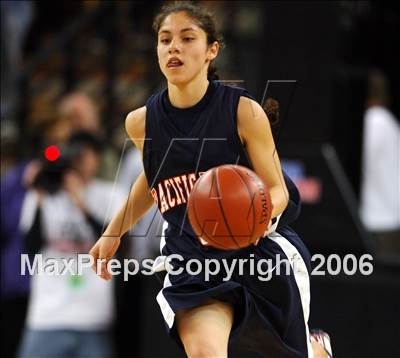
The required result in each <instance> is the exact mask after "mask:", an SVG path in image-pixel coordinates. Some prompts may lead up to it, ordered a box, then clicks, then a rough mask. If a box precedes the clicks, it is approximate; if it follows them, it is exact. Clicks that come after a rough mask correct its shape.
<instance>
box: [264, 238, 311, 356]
mask: <svg viewBox="0 0 400 358" xmlns="http://www.w3.org/2000/svg"><path fill="white" fill-rule="evenodd" d="M268 238H269V239H271V240H272V241H274V242H275V243H277V244H278V245H279V246H280V248H281V249H282V251H283V252H284V253H285V255H286V256H287V258H288V260H289V262H290V266H291V267H292V270H293V273H294V278H295V280H296V284H297V287H298V289H299V293H300V299H301V305H302V307H303V315H304V323H305V326H306V339H307V348H308V358H313V357H314V352H313V349H312V346H311V341H310V332H309V330H308V318H309V315H310V277H309V275H308V271H307V266H306V264H305V262H304V260H303V258H302V256H301V255H300V253H299V251H298V250H297V249H296V247H295V246H294V245H292V244H291V243H290V242H289V240H287V239H286V238H285V237H283V236H282V235H280V234H278V233H277V232H274V233H272V234H270V236H268Z"/></svg>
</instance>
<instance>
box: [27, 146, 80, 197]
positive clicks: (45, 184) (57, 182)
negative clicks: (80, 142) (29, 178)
mask: <svg viewBox="0 0 400 358" xmlns="http://www.w3.org/2000/svg"><path fill="white" fill-rule="evenodd" d="M47 148H49V147H47ZM77 149H78V148H76V147H75V146H72V147H61V148H60V155H59V156H58V158H56V159H52V160H50V159H48V158H46V156H45V155H43V156H42V157H41V158H40V159H39V160H40V163H41V169H40V171H39V173H38V174H37V176H36V178H35V180H34V181H33V183H32V186H33V187H34V188H37V189H41V190H44V191H45V192H47V193H49V194H54V193H56V192H57V191H59V190H60V189H61V188H62V185H63V180H64V175H65V173H66V172H67V171H69V170H71V169H72V163H73V161H74V159H75V158H77V156H78V154H79V151H78V150H77Z"/></svg>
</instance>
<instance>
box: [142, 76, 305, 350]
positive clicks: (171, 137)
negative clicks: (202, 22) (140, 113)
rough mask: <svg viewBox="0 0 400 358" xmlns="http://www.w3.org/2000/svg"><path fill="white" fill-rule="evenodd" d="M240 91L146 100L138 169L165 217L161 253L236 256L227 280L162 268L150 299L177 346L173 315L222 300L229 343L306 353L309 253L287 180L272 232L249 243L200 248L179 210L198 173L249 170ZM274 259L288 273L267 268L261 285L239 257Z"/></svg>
mask: <svg viewBox="0 0 400 358" xmlns="http://www.w3.org/2000/svg"><path fill="white" fill-rule="evenodd" d="M241 96H245V97H249V98H251V97H250V96H249V94H248V93H247V92H246V91H245V90H244V89H241V88H237V87H231V86H226V85H223V84H221V83H218V82H211V83H210V85H209V87H208V89H207V92H206V94H205V95H204V97H203V98H202V99H201V100H200V101H199V102H198V103H197V104H196V105H195V106H193V107H191V108H187V109H178V108H174V107H173V106H172V105H171V103H170V102H169V99H168V92H167V91H166V90H165V91H162V92H160V93H157V94H155V95H153V96H152V97H150V99H149V100H148V101H147V103H146V107H147V113H146V141H145V144H144V150H143V163H144V170H145V174H146V177H147V181H148V184H149V186H150V188H151V192H152V195H153V197H154V200H155V201H156V202H157V205H158V207H159V210H160V212H161V213H162V215H163V217H164V218H165V220H166V221H167V222H168V228H167V230H166V232H165V245H163V247H162V254H163V255H164V256H162V257H165V256H168V255H171V254H179V255H180V256H181V257H182V258H183V261H182V260H179V261H177V260H173V261H172V263H173V266H174V267H175V268H177V267H181V268H184V266H185V264H186V263H187V262H189V260H190V259H198V260H199V261H203V262H205V261H206V259H217V260H220V261H224V260H225V262H227V263H228V264H229V265H230V264H233V263H234V262H237V259H239V260H240V259H244V260H243V262H244V271H243V272H241V269H239V267H238V266H234V269H233V271H232V276H231V278H230V279H229V280H226V279H225V278H224V275H225V273H224V272H220V273H218V274H217V275H215V276H213V277H212V278H210V280H207V279H206V278H205V276H204V272H200V273H199V274H195V275H193V274H190V272H188V270H183V271H182V272H181V273H179V274H177V275H172V274H169V273H168V274H167V275H166V276H165V279H164V287H163V289H162V290H161V291H160V292H159V294H158V295H157V301H158V303H159V305H160V308H161V311H162V314H163V316H164V319H165V322H166V324H167V326H168V331H169V333H170V334H171V336H172V337H173V338H174V339H176V341H177V342H178V344H180V345H181V344H182V343H181V341H180V338H179V335H178V332H177V330H176V325H175V319H174V317H175V314H176V312H178V311H179V310H181V309H187V308H191V307H197V306H198V305H201V304H203V303H204V302H207V300H208V299H217V300H220V301H223V302H229V303H230V304H231V305H232V307H233V308H234V311H235V315H234V324H233V328H232V332H231V336H230V347H237V348H239V349H244V350H250V351H254V352H258V353H260V354H261V355H262V356H264V355H265V354H268V355H269V356H271V357H280V358H283V357H285V358H286V357H298V358H300V357H301V358H303V357H308V356H309V353H310V348H309V338H308V327H307V320H308V306H309V280H308V274H309V270H310V265H309V263H310V258H309V254H308V251H307V249H306V248H305V247H304V244H303V243H302V242H301V240H300V238H299V237H298V236H297V235H296V233H295V232H293V231H292V230H291V229H290V227H289V226H288V224H289V223H290V222H292V221H293V220H295V219H296V218H297V216H298V214H299V210H300V197H299V193H298V191H297V189H296V187H295V185H294V184H293V183H292V181H291V180H290V179H289V178H288V177H287V176H286V175H284V177H285V181H286V185H287V187H288V191H289V195H290V198H289V204H288V207H287V209H286V210H285V211H284V213H283V214H282V215H281V218H280V221H279V225H278V228H277V229H276V230H275V232H274V235H272V234H271V235H269V236H268V238H264V239H262V240H260V242H259V243H258V245H257V246H254V245H250V246H249V247H246V248H243V249H238V250H227V251H226V250H218V249H215V248H213V247H210V246H203V245H202V244H201V243H200V242H199V240H198V239H197V238H196V235H195V233H194V232H193V230H192V227H191V225H190V223H189V221H188V218H187V215H186V210H187V205H186V204H187V201H188V197H189V194H190V191H191V190H192V188H193V185H194V183H195V181H196V180H197V179H198V178H199V176H200V175H201V173H203V172H205V171H207V170H209V169H211V168H213V167H216V166H219V165H223V164H239V165H242V166H246V167H248V168H250V169H252V165H251V162H250V160H249V157H248V156H247V154H246V151H245V148H244V146H243V144H242V142H241V140H240V137H239V135H238V131H237V108H238V103H239V99H240V97H241ZM278 257H283V258H287V259H288V260H289V261H290V262H292V263H293V262H294V261H293V260H296V262H297V267H296V270H294V266H293V270H292V271H291V272H290V274H289V275H279V274H278V273H277V272H276V271H277V270H273V271H272V272H273V277H272V278H271V280H270V281H268V282H263V281H262V280H260V278H259V277H257V276H255V275H254V274H252V272H251V269H250V268H249V266H246V265H247V264H246V262H247V261H249V265H250V261H253V260H254V261H255V262H256V263H257V267H258V263H260V262H262V261H265V260H270V261H271V262H273V263H274V264H276V265H278V261H277V260H278ZM249 258H251V260H249ZM296 258H299V259H300V260H297V259H296ZM221 267H222V266H221Z"/></svg>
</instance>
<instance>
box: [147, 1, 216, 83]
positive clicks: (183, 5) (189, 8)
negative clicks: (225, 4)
mask: <svg viewBox="0 0 400 358" xmlns="http://www.w3.org/2000/svg"><path fill="white" fill-rule="evenodd" d="M181 11H183V12H185V13H186V14H187V15H188V16H189V17H190V18H192V19H193V21H194V22H195V23H196V24H197V26H199V27H200V28H201V29H202V30H203V31H204V32H205V33H206V35H207V44H208V45H211V44H212V43H214V42H215V41H217V42H218V43H219V46H220V48H221V49H222V48H223V47H224V39H223V37H222V35H221V34H220V33H219V32H218V31H217V29H216V26H215V23H216V21H215V19H214V16H213V15H212V14H211V13H210V12H209V11H208V10H207V9H205V8H204V7H200V6H197V5H195V4H193V3H192V2H189V1H176V2H174V3H172V4H167V5H164V6H163V7H162V8H161V11H160V12H159V14H158V15H157V16H156V17H155V19H154V22H153V30H154V31H155V32H156V34H158V31H159V30H160V27H161V25H162V23H163V22H164V20H165V18H166V17H167V16H168V15H170V14H173V13H176V12H181ZM207 78H208V79H209V80H218V79H219V78H218V75H217V68H216V67H215V66H214V65H213V64H212V61H211V63H210V65H209V66H208V73H207Z"/></svg>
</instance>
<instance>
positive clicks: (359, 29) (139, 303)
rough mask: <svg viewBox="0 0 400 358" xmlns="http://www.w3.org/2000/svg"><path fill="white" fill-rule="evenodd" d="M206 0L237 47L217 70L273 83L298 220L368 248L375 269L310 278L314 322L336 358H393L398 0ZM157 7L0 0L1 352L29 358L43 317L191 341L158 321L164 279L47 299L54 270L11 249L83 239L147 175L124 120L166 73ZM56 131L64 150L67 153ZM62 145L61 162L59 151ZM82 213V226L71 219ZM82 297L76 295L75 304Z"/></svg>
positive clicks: (130, 339)
mask: <svg viewBox="0 0 400 358" xmlns="http://www.w3.org/2000/svg"><path fill="white" fill-rule="evenodd" d="M200 3H202V4H204V6H207V7H209V8H210V9H211V10H212V11H213V12H214V13H215V15H216V17H217V19H218V25H219V26H220V28H221V30H222V32H223V34H224V37H225V41H226V44H227V46H226V48H225V49H224V50H223V51H222V53H221V54H220V56H219V58H218V60H217V67H218V72H219V76H220V79H221V80H224V81H227V82H234V83H237V84H238V85H240V86H242V87H245V88H247V89H248V90H249V91H250V93H251V94H252V95H253V96H254V97H255V98H256V99H257V100H259V101H260V103H263V102H264V101H265V99H266V98H267V97H273V98H276V99H277V100H278V101H279V103H280V108H281V111H280V121H279V123H277V124H276V125H275V126H274V127H273V130H274V135H275V141H276V143H277V147H278V151H279V153H280V156H281V159H282V163H283V166H284V168H285V170H286V171H287V173H288V174H289V176H291V177H292V179H293V180H294V181H295V182H296V184H297V186H298V187H299V189H300V193H301V196H302V199H303V211H302V215H301V217H300V219H299V220H298V221H297V223H296V225H295V229H296V230H297V231H298V233H299V234H300V236H301V237H302V238H303V239H304V241H305V243H306V244H307V246H308V247H309V249H310V251H311V252H312V253H313V254H323V255H325V256H326V257H328V255H331V254H337V255H338V257H340V258H342V259H343V258H344V257H345V256H346V255H348V254H353V255H355V256H356V257H357V258H358V259H360V258H361V257H363V255H365V254H370V255H372V257H373V266H374V270H373V273H372V274H370V275H363V274H361V273H360V272H359V270H357V272H356V273H355V274H354V275H347V274H345V273H344V272H343V270H338V271H340V272H339V273H338V274H336V275H327V276H313V277H312V278H311V284H312V286H311V289H312V298H311V322H310V327H313V328H315V327H317V328H323V329H325V330H326V331H328V332H329V333H330V335H331V339H332V345H333V351H334V355H335V357H355V358H358V357H376V358H385V357H388V358H389V357H399V356H400V348H399V344H398V342H399V339H400V332H399V329H398V322H397V320H398V317H399V316H400V315H399V313H400V309H399V303H398V302H399V297H400V249H399V247H400V139H399V138H400V135H399V132H400V129H399V126H400V121H399V118H400V100H399V99H400V71H399V64H400V56H399V50H398V47H399V34H400V9H399V7H398V6H397V5H395V3H394V2H392V3H389V2H382V3H378V2H373V1H354V2H353V1H332V2H331V1H329V2H302V1H296V2H290V1H288V2H276V1H273V2H268V1H265V2H264V1H234V2H226V1H200ZM161 5H162V2H160V1H94V0H93V1H58V2H39V1H37V2H33V1H2V2H1V181H2V182H1V185H2V186H1V194H2V198H1V219H2V220H1V225H2V228H1V250H2V270H1V275H2V276H1V301H2V305H1V306H2V308H1V309H2V323H1V324H2V326H3V327H4V328H5V329H6V332H7V333H6V337H5V338H6V339H5V342H6V344H5V345H2V348H1V349H2V354H3V355H2V356H4V357H14V356H15V355H16V352H17V351H18V350H19V352H20V353H19V354H20V356H23V354H24V353H23V352H24V349H25V348H26V346H27V345H29V342H31V343H32V341H33V340H36V341H38V340H39V342H40V339H43V336H42V337H40V336H38V335H37V334H38V333H40V331H43V330H49V329H50V328H51V329H52V330H53V331H54V333H55V334H56V335H55V336H54V340H55V341H56V342H59V345H62V344H67V343H66V342H67V341H68V339H71V336H68V335H69V334H70V333H71V332H81V333H82V332H85V334H88V332H90V334H93V335H92V336H90V337H86V336H85V338H83V336H84V335H83V334H82V335H81V336H80V338H79V339H82V340H83V339H88V340H87V341H84V342H86V343H85V344H86V345H87V346H88V347H89V346H90V344H89V343H87V342H93V341H96V342H103V343H104V342H106V343H107V344H108V346H107V347H104V348H103V353H104V352H108V353H107V354H109V355H108V356H114V357H143V358H146V357H181V356H182V357H183V356H184V355H183V353H182V352H181V351H179V350H178V348H177V347H176V346H175V344H174V343H173V342H172V341H171V340H170V339H169V338H168V337H167V334H166V333H165V330H164V322H163V320H162V316H161V314H160V312H159V308H158V305H157V304H156V301H155V296H156V294H157V293H158V291H159V290H160V289H161V287H162V286H161V283H160V282H159V281H158V280H157V278H156V277H154V276H150V277H142V276H140V275H137V276H132V277H130V279H129V281H128V282H123V281H122V278H121V279H119V278H118V279H115V280H114V281H115V282H113V284H112V285H108V286H104V287H103V286H101V287H97V288H96V289H98V291H96V289H93V290H91V291H90V290H89V289H88V288H87V287H90V288H92V287H94V286H93V285H95V284H92V283H91V281H90V278H88V280H87V281H85V280H83V282H80V281H79V279H77V278H76V277H75V278H73V279H71V280H70V281H68V285H69V286H68V287H70V291H68V290H67V291H66V292H65V294H61V293H60V297H59V301H58V302H56V303H54V302H51V303H50V302H48V301H47V300H46V297H49V295H51V293H52V288H51V287H52V286H51V283H49V282H44V283H43V282H39V281H38V282H36V281H37V280H34V279H32V280H30V279H29V277H28V276H21V275H20V266H19V265H20V264H19V261H18V260H19V255H20V253H29V254H34V253H35V252H40V251H41V250H42V251H43V250H44V252H46V253H49V252H53V251H51V250H56V252H58V253H64V254H65V253H68V255H71V254H73V253H76V252H84V251H85V248H86V247H90V245H91V244H92V243H93V242H94V240H95V238H96V237H97V235H98V232H100V231H101V229H102V226H103V224H104V222H105V221H106V220H107V218H109V217H110V215H111V214H112V212H113V210H114V207H115V208H117V207H118V205H120V204H121V203H122V200H123V198H124V195H126V193H127V192H128V190H129V188H130V185H131V183H132V182H133V181H134V179H135V177H136V176H137V175H138V173H139V172H140V170H141V163H140V156H138V155H137V154H138V153H137V152H136V150H135V149H134V148H133V147H132V144H131V143H130V142H129V141H127V136H126V133H125V130H124V120H125V117H126V115H127V114H128V113H129V112H130V111H131V110H133V109H135V108H137V107H140V106H143V105H144V104H145V101H146V99H147V98H148V97H149V96H150V95H151V94H152V93H153V92H155V91H158V90H160V89H162V88H163V87H164V86H165V82H164V79H163V77H162V75H161V72H160V71H159V69H158V63H157V58H156V52H155V47H156V36H155V35H154V34H153V32H152V29H151V25H152V20H153V17H154V15H155V14H156V13H157V11H158V10H159V8H160V6H161ZM51 144H56V145H57V146H58V147H57V148H69V149H68V150H67V149H66V150H63V149H62V150H61V156H60V158H59V154H58V153H57V152H54V151H51V149H50V151H49V147H48V146H49V145H51ZM45 148H47V152H46V158H47V160H44V156H43V153H44V152H43V151H44V149H45ZM71 148H73V150H72V149H71ZM52 155H53V156H54V155H55V159H56V160H53V159H49V158H51V157H52ZM58 159H60V160H61V159H62V162H60V161H58V163H62V165H61V167H60V166H59V167H57V168H55V167H54V165H50V164H49V160H50V162H51V161H52V160H53V161H55V162H57V160H58ZM72 169H73V170H74V173H75V174H76V173H78V174H79V175H73V174H71V171H72ZM39 173H40V175H39ZM55 173H56V174H55ZM57 173H58V174H57ZM60 173H61V174H60ZM57 175H58V176H60V175H61V176H62V177H63V178H62V179H60V178H59V177H57ZM64 176H65V177H68V178H67V179H65V178H64ZM43 177H44V178H43ZM46 180H47V181H46ZM49 181H50V182H51V185H52V189H51V190H50V189H48V188H49V186H48V183H49ZM77 188H78V189H79V190H78V189H77ZM54 193H55V194H56V195H55V196H54V195H53V196H52V194H54ZM99 195H101V198H100V199H99ZM55 197H56V198H57V205H59V206H57V208H58V209H57V210H60V211H59V212H58V214H59V216H60V217H67V216H68V220H69V221H68V220H64V221H65V222H64V221H63V222H62V223H60V225H61V226H63V225H64V226H63V227H64V230H61V231H62V232H61V231H60V232H58V231H57V230H56V229H54V227H53V226H52V224H51V223H50V222H51V214H53V215H56V214H54V209H52V208H54V207H55V206H54V205H56V204H55V203H54V201H55V199H54V198H55ZM99 200H103V201H99ZM60 203H62V204H60ZM71 203H73V206H71ZM100 203H101V204H100ZM110 203H111V204H110ZM96 205H97V206H102V208H100V209H104V210H100V209H98V208H97V209H96ZM107 208H108V209H107ZM106 209H107V210H106ZM96 210H97V211H96ZM46 212H47V213H48V215H49V216H48V219H46ZM71 213H75V214H76V215H75V214H73V215H72V214H71ZM74 215H75V216H74ZM72 217H73V218H72ZM146 220H147V221H146ZM151 222H153V225H152V230H151V231H150V232H148V231H147V230H146V229H144V228H146V227H147V226H148V223H151ZM160 224H161V221H160V218H159V216H158V215H157V214H156V212H155V210H152V211H151V213H150V214H149V215H148V217H147V219H146V218H145V220H144V222H143V228H141V227H140V225H139V227H138V228H136V229H135V230H137V231H136V232H134V233H131V234H132V235H131V236H135V235H136V236H140V238H138V239H137V240H136V241H135V239H136V238H135V239H134V238H129V239H128V240H126V241H125V242H124V244H123V247H122V248H121V250H120V255H121V257H136V258H142V257H155V256H156V255H157V245H158V242H157V241H158V237H157V234H158V233H159V231H160ZM83 226H84V227H85V228H86V229H85V230H86V231H82V232H81V231H79V230H80V229H79V230H78V229H76V230H75V229H73V228H77V227H79V228H82V227H83ZM52 230H53V231H52ZM74 230H75V231H74ZM72 232H73V235H72V234H71V233H72ZM68 235H69V236H68ZM71 237H72V239H71ZM77 237H80V239H76V238H77ZM54 238H56V239H54ZM71 242H72V244H71ZM332 261H334V260H332ZM318 263H319V261H315V262H314V264H318ZM334 265H335V264H334ZM324 267H325V268H326V265H325V266H324ZM335 267H336V266H335ZM31 281H32V282H31ZM85 285H87V286H85ZM85 290H86V291H85ZM89 291H90V292H89ZM71 292H73V293H71ZM82 292H84V293H82ZM74 295H75V296H74ZM99 295H102V296H103V297H104V295H105V296H106V297H108V299H107V301H106V302H105V301H104V300H103V301H101V302H100V301H99V300H97V299H96V297H98V296H99ZM74 297H75V298H74ZM76 297H79V299H81V300H82V302H81V303H80V304H79V305H78V306H77V307H75V308H74V310H75V311H73V312H72V311H71V312H72V313H71V312H70V313H68V312H69V311H68V309H67V308H66V307H67V306H69V305H70V304H71V300H74V299H77V298H76ZM43 300H44V301H43ZM53 301H54V300H53ZM40 302H41V303H40ZM88 302H89V303H92V306H95V307H96V309H97V311H99V310H101V311H102V312H108V313H107V314H104V317H100V318H99V317H93V315H94V314H93V315H92V316H90V315H89V316H90V317H89V318H88V321H90V322H92V321H93V322H92V323H93V325H92V326H90V327H88V326H85V324H84V323H76V324H75V323H74V322H73V323H71V322H69V321H68V317H69V318H71V319H72V318H73V317H75V316H74V315H76V316H77V317H80V316H81V315H82V312H87V311H88V310H90V307H89V308H88V307H87V306H88ZM50 305H53V306H52V307H53V309H54V310H55V311H60V310H61V311H62V310H64V309H65V312H66V313H65V315H66V316H68V317H67V318H66V317H59V318H57V317H55V316H54V317H53V321H51V320H48V321H46V322H42V321H40V319H38V317H40V315H41V314H44V315H50V316H51V315H52V313H51V310H48V311H46V309H48V308H49V306H50ZM89 306H90V305H89ZM28 307H29V308H28ZM27 312H28V313H27ZM396 317H397V319H396ZM91 320H92V321H91ZM77 321H79V319H77V320H75V322H77ZM60 322H61V323H60ZM35 334H36V336H35ZM104 335H105V336H104ZM105 337H107V338H105ZM47 339H49V337H47ZM73 339H78V338H76V337H75V338H73ZM156 340H157V344H155V341H156ZM47 341H48V340H47ZM7 342H8V344H7ZM27 342H28V343H27ZM42 342H43V341H42ZM96 344H97V343H96ZM21 347H22V348H21ZM93 349H95V348H93ZM90 352H91V353H90V354H92V356H96V357H100V356H102V355H101V353H94V352H96V351H95V350H93V351H90ZM88 354H89V353H88ZM233 354H236V353H233ZM54 356H55V357H58V355H57V353H55V355H54ZM69 356H71V357H72V356H73V354H72V353H71V354H70V355H69ZM105 356H106V355H105ZM238 356H239V355H238ZM242 356H243V357H247V356H249V357H250V355H247V354H246V353H243V354H242Z"/></svg>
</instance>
